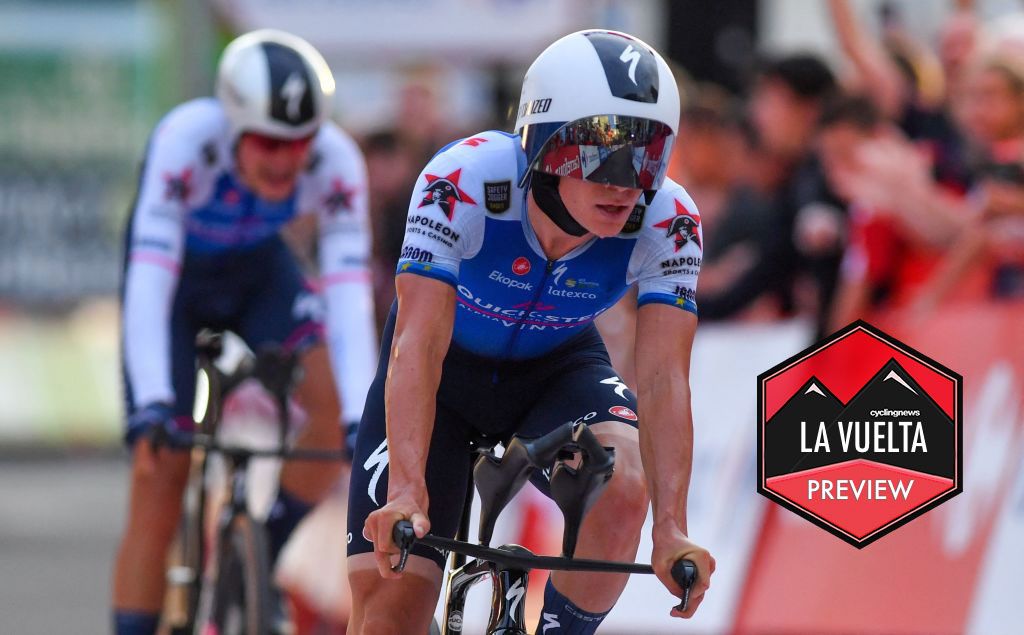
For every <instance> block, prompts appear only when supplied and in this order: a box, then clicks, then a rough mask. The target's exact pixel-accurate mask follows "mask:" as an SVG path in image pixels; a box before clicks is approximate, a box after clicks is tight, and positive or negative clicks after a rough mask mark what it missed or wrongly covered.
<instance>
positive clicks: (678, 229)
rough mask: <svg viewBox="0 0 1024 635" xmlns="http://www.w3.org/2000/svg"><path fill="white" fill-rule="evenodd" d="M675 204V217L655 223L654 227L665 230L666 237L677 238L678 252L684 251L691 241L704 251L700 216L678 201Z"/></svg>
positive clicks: (675, 239)
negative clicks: (701, 241)
mask: <svg viewBox="0 0 1024 635" xmlns="http://www.w3.org/2000/svg"><path fill="white" fill-rule="evenodd" d="M675 203H676V214H675V216H671V217H669V218H666V219H665V220H663V221H661V222H660V223H655V224H654V226H655V227H660V228H661V229H664V230H665V236H666V237H673V236H674V237H675V238H674V242H675V245H676V251H679V250H680V249H682V248H683V245H685V244H686V243H688V242H690V241H693V243H694V244H695V245H697V248H698V249H700V250H702V251H703V250H704V247H703V245H701V243H700V215H698V214H697V213H695V212H690V210H688V209H686V206H685V205H683V204H682V203H681V202H679V201H678V200H676V201H675Z"/></svg>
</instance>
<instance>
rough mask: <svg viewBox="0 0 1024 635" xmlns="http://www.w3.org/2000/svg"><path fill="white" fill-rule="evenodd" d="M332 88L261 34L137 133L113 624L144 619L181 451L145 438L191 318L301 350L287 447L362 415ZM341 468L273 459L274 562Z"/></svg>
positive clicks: (351, 159) (362, 236)
mask: <svg viewBox="0 0 1024 635" xmlns="http://www.w3.org/2000/svg"><path fill="white" fill-rule="evenodd" d="M333 96H334V79H333V77H332V75H331V72H330V69H329V68H328V66H327V63H326V62H325V61H324V59H323V57H321V56H320V54H319V53H318V52H317V51H316V50H315V49H314V48H313V47H312V46H310V45H309V44H308V43H307V42H305V41H303V40H301V39H299V38H297V37H294V36H292V35H289V34H287V33H282V32H279V31H272V30H262V31H256V32H252V33H248V34H246V35H243V36H241V37H239V38H238V39H236V40H234V41H233V42H232V43H231V44H229V45H228V47H227V49H226V50H225V51H224V54H223V56H222V57H221V59H220V64H219V68H218V74H217V87H216V98H203V99H196V100H193V101H189V102H186V103H184V104H182V105H180V106H178V107H177V108H175V109H174V110H172V111H171V112H170V113H169V114H168V115H166V116H165V117H164V118H163V120H162V121H161V122H160V123H159V124H158V125H157V127H156V129H155V130H154V132H153V133H152V136H151V138H150V141H149V145H148V148H147V150H146V157H145V161H144V164H143V168H142V173H141V177H140V182H139V190H138V195H137V198H136V202H135V207H134V210H133V211H132V216H131V220H130V222H129V225H128V230H127V236H126V243H127V246H126V254H125V272H124V281H123V288H122V302H123V325H122V328H123V333H122V337H123V370H124V379H125V393H126V401H127V414H128V425H127V431H126V433H125V437H124V438H125V442H126V443H127V445H128V447H129V448H131V450H132V458H133V466H132V476H131V479H132V483H131V494H130V502H129V510H128V518H127V525H126V527H125V529H124V535H123V537H122V540H121V544H120V548H119V550H118V553H117V559H116V564H115V570H114V582H113V612H114V616H113V617H114V623H115V631H116V633H117V634H118V635H139V634H143V633H146V634H149V633H154V632H156V629H157V625H158V621H159V614H160V610H161V605H162V602H163V598H164V584H165V582H164V577H165V572H164V568H165V557H166V554H167V549H168V546H169V543H170V542H171V540H172V538H173V536H174V533H175V529H176V527H177V523H178V520H179V515H180V511H181V494H182V489H183V487H184V483H185V481H186V476H187V468H188V463H189V456H188V454H187V453H182V452H172V451H168V450H166V449H161V448H160V447H159V444H156V445H154V439H156V438H158V437H159V436H161V435H163V434H166V433H170V432H174V431H182V430H189V429H191V427H192V426H193V425H194V424H193V420H192V407H193V399H194V393H195V354H196V351H195V346H194V342H195V336H196V333H197V332H198V331H199V330H200V329H201V328H204V327H211V328H216V329H228V330H231V331H234V332H236V333H237V334H238V335H240V336H241V337H242V338H243V339H244V340H245V341H246V342H247V344H248V345H249V346H250V347H252V348H253V349H258V348H260V347H261V346H263V345H267V344H276V345H281V346H283V347H285V348H286V349H288V350H292V351H295V352H297V353H299V354H300V358H299V359H300V364H301V367H302V371H303V375H302V377H303V378H302V380H301V381H300V383H299V384H298V386H297V389H296V396H297V398H298V399H299V401H300V403H301V404H302V406H303V407H304V408H305V409H306V411H307V413H308V415H309V416H308V419H309V421H308V423H307V425H306V427H305V428H304V429H303V431H302V432H301V434H300V435H299V438H298V440H297V442H296V446H297V447H299V448H340V447H342V446H343V443H344V441H343V436H344V434H343V427H342V425H341V423H342V421H345V422H354V421H358V419H359V417H360V415H361V409H362V405H363V400H364V398H365V393H366V390H367V387H368V386H369V383H370V379H371V374H372V369H373V363H374V348H373V346H374V342H375V334H374V329H373V325H372V306H371V293H370V285H369V274H368V271H367V262H366V261H367V257H368V252H369V235H368V221H367V212H366V207H367V201H366V176H365V166H364V163H363V158H362V156H361V154H360V152H359V150H358V148H357V146H356V144H355V143H354V142H353V140H352V139H351V138H350V137H349V136H348V135H347V134H346V133H345V132H343V131H342V130H341V129H339V128H338V127H337V126H335V125H334V124H333V123H331V122H330V121H329V119H328V116H329V113H330V106H331V101H332V99H333ZM300 214H315V215H316V217H317V219H318V224H319V235H320V241H319V248H318V251H319V264H320V269H321V271H320V273H321V276H322V277H321V280H320V286H321V288H322V291H321V293H322V295H321V293H318V292H317V291H316V290H314V287H312V286H310V285H308V284H307V283H306V282H305V281H304V279H303V275H302V274H301V273H300V270H299V267H298V264H297V262H296V259H295V258H294V256H293V255H292V254H291V253H290V252H289V250H288V249H287V248H286V246H285V244H284V242H283V241H282V238H281V237H280V236H279V230H280V229H281V228H282V226H283V225H285V224H286V223H288V221H290V220H291V219H293V218H295V217H296V216H297V215H300ZM324 299H326V312H325V307H324V304H325V302H324ZM325 326H326V329H325V328H324V327H325ZM325 336H326V337H325ZM325 339H326V344H327V345H325ZM332 366H333V368H334V371H335V373H336V374H332V370H331V369H332ZM335 379H336V380H337V384H336V383H335ZM339 395H340V397H341V399H340V404H339ZM339 469H340V468H339V466H338V465H337V464H335V463H323V462H315V463H314V462H307V463H302V462H300V461H295V462H290V463H286V464H285V466H284V468H283V470H282V474H281V487H280V492H279V493H278V497H277V500H276V501H275V503H274V504H273V506H272V508H271V511H270V515H269V517H268V519H267V523H266V524H267V531H268V535H269V543H270V545H269V548H270V551H271V554H270V556H271V563H274V562H275V561H276V558H277V556H278V554H279V553H280V551H281V548H282V546H283V545H284V543H285V541H286V540H287V538H288V536H289V534H290V533H291V532H292V530H293V529H294V528H295V527H296V525H298V523H299V521H300V520H301V519H302V518H303V517H304V516H305V515H306V513H307V512H308V511H309V510H310V509H311V507H312V506H313V505H315V504H316V503H317V502H318V501H319V500H320V499H321V498H322V497H323V496H325V495H326V494H327V493H328V491H329V490H330V488H331V487H332V486H333V485H334V484H335V482H336V481H337V478H338V474H339Z"/></svg>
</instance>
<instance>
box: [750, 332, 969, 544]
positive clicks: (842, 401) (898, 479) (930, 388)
mask: <svg viewBox="0 0 1024 635" xmlns="http://www.w3.org/2000/svg"><path fill="white" fill-rule="evenodd" d="M757 393H758V427H757V441H758V443H757V448H758V456H757V465H758V468H757V469H758V485H757V491H758V493H760V494H762V495H763V496H765V497H767V498H769V499H771V500H773V501H775V502H776V503H778V504H780V505H782V506H783V507H785V508H787V509H789V510H791V511H793V512H795V513H797V514H799V515H800V516H803V517H804V518H806V519H807V520H809V521H811V522H812V523H814V524H815V525H818V526H819V527H821V528H822V529H825V530H826V531H828V532H830V533H832V534H834V535H835V536H838V537H839V538H841V539H843V540H845V541H846V542H848V543H850V544H851V545H853V546H855V547H857V548H858V549H860V548H863V547H865V546H867V545H869V544H870V543H872V542H874V541H875V540H878V539H879V538H881V537H882V536H884V535H886V534H887V533H889V532H891V531H893V530H894V529H896V528H898V527H900V526H902V525H904V524H906V523H908V522H910V521H911V520H913V519H914V518H916V517H918V516H920V515H921V514H923V513H925V512H926V511H928V510H930V509H933V508H935V507H937V506H938V505H940V504H941V503H943V502H945V501H947V500H949V499H950V498H953V497H954V496H956V495H957V494H959V493H960V492H961V491H962V490H963V486H962V479H963V429H962V417H963V414H962V412H963V379H962V378H961V377H960V375H958V374H956V373H955V372H953V371H951V370H950V369H948V368H946V367H945V366H942V365H941V364H939V363H938V362H936V361H934V360H932V359H929V358H928V357H925V356H924V355H922V354H921V353H919V352H918V351H915V350H914V349H912V348H910V347H909V346H907V345H906V344H904V343H902V342H900V341H899V340H896V339H894V338H892V337H891V336H889V335H886V334H885V333H883V332H882V331H880V330H878V329H876V328H874V327H873V326H871V325H869V324H867V323H866V322H863V321H857V322H854V323H853V324H851V325H849V326H847V327H846V328H844V329H842V330H841V331H839V332H837V333H835V334H834V335H832V336H831V337H829V338H828V339H826V340H824V341H821V342H818V343H817V344H815V345H813V346H811V347H810V348H808V349H807V350H805V351H803V352H801V353H799V354H798V355H795V356H793V357H791V358H789V359H787V360H786V361H784V362H782V363H781V364H779V365H778V366H776V367H774V368H772V369H771V370H769V371H767V372H765V373H763V374H761V375H759V376H758V384H757Z"/></svg>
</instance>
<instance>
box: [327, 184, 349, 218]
mask: <svg viewBox="0 0 1024 635" xmlns="http://www.w3.org/2000/svg"><path fill="white" fill-rule="evenodd" d="M355 193H356V190H355V188H351V187H348V186H346V185H345V182H344V181H342V180H341V179H334V180H332V181H331V191H330V192H328V193H327V196H325V197H324V207H326V208H327V212H328V213H329V214H332V215H333V214H337V213H338V212H342V211H344V212H348V211H351V209H352V197H353V196H355Z"/></svg>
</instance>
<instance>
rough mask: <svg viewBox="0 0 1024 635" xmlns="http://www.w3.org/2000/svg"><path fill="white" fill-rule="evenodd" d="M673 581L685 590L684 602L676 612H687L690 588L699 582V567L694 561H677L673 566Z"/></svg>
mask: <svg viewBox="0 0 1024 635" xmlns="http://www.w3.org/2000/svg"><path fill="white" fill-rule="evenodd" d="M671 574H672V579H673V580H675V582H676V584H678V585H679V586H680V588H682V589H683V601H682V602H680V603H679V605H678V606H677V607H676V610H679V611H684V612H685V611H686V609H687V607H689V605H690V587H692V586H693V583H694V582H696V581H697V565H696V564H694V562H693V561H692V560H685V559H683V560H676V563H675V564H674V565H672V570H671Z"/></svg>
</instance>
